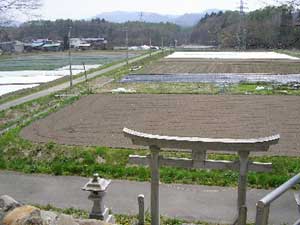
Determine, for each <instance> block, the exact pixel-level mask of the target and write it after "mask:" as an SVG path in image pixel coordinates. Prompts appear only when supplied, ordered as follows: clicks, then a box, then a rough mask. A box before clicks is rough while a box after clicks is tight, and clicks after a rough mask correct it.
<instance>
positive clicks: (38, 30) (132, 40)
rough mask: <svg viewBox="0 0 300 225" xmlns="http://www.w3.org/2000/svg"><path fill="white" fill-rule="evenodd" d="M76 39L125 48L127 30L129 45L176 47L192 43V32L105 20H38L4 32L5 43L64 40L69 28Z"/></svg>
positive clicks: (149, 24)
mask: <svg viewBox="0 0 300 225" xmlns="http://www.w3.org/2000/svg"><path fill="white" fill-rule="evenodd" d="M70 27H71V30H72V37H78V38H91V37H92V38H93V37H103V38H105V39H107V40H108V41H109V43H110V44H112V45H125V38H126V30H127V31H128V38H129V45H144V44H146V45H149V44H150V42H151V44H152V45H158V46H160V45H161V44H164V45H165V46H169V45H170V44H171V45H173V44H174V41H175V40H178V42H181V43H182V42H188V41H189V34H188V31H186V30H183V28H181V27H179V26H178V25H175V24H172V23H158V24H157V23H145V22H127V23H122V24H119V23H111V22H108V21H105V20H104V19H92V20H62V19H59V20H56V21H48V20H37V21H30V22H26V23H23V24H22V25H20V26H19V27H6V28H2V32H1V35H0V39H1V41H9V40H21V41H30V40H32V39H41V38H48V39H51V40H64V38H65V37H66V35H67V34H68V31H69V28H70Z"/></svg>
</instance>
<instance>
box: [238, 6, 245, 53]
mask: <svg viewBox="0 0 300 225" xmlns="http://www.w3.org/2000/svg"><path fill="white" fill-rule="evenodd" d="M245 8H246V7H245V2H244V0H240V6H239V9H240V22H239V27H238V35H237V36H238V45H239V49H240V50H245V49H246V46H247V45H246V35H247V33H246V32H247V31H246V21H245V20H246V18H245V17H246V13H245Z"/></svg>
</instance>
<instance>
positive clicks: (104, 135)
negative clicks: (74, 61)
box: [21, 94, 300, 156]
mask: <svg viewBox="0 0 300 225" xmlns="http://www.w3.org/2000/svg"><path fill="white" fill-rule="evenodd" d="M123 127H128V128H131V129H136V130H138V131H143V132H149V133H154V134H162V135H177V136H199V137H212V138H217V137H219V138H220V137H226V138H256V137H261V136H269V135H273V134H277V133H279V134H281V140H280V143H279V144H278V145H277V146H274V147H272V149H271V151H270V153H269V154H271V155H289V156H299V155H300V141H299V140H300V97H297V96H289V97H286V96H204V95H105V94H97V95H91V96H88V97H84V98H82V99H81V100H79V101H77V102H75V103H74V104H73V105H70V106H67V107H66V108H64V109H62V110H60V111H59V112H57V113H53V114H51V115H50V116H48V117H46V118H44V119H42V120H39V121H37V122H34V123H33V124H31V125H30V126H28V127H26V128H25V129H23V130H22V132H21V134H22V136H23V137H25V138H27V139H30V140H33V141H36V142H49V141H54V142H57V143H61V144H68V145H84V146H90V145H93V146H107V147H123V148H133V147H136V146H133V145H132V144H131V143H130V142H129V141H128V140H127V139H126V138H124V137H123V134H122V129H123Z"/></svg>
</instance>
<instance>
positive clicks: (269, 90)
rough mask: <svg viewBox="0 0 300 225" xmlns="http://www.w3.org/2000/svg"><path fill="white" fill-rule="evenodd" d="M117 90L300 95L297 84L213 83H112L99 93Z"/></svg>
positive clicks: (166, 92)
mask: <svg viewBox="0 0 300 225" xmlns="http://www.w3.org/2000/svg"><path fill="white" fill-rule="evenodd" d="M117 88H125V89H127V90H129V89H130V90H133V91H134V93H139V94H205V95H217V94H228V95H300V88H299V86H297V85H295V84H289V85H287V84H286V85H281V84H270V83H239V84H232V85H225V86H224V85H217V84H211V83H119V82H118V81H116V82H113V83H110V84H108V85H106V86H104V87H103V88H101V89H98V90H96V92H97V93H110V92H111V91H112V90H114V89H117Z"/></svg>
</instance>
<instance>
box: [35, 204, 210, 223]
mask: <svg viewBox="0 0 300 225" xmlns="http://www.w3.org/2000/svg"><path fill="white" fill-rule="evenodd" d="M36 207H38V208H40V209H42V210H45V211H52V212H55V213H59V214H60V213H62V214H66V215H70V216H73V217H74V218H76V219H88V216H89V213H88V212H87V211H84V210H80V209H75V208H67V209H61V208H56V207H53V206H51V205H46V206H41V205H36ZM112 213H113V212H112ZM114 216H115V218H116V224H121V225H132V224H136V222H137V221H138V219H137V216H130V215H115V214H114ZM160 219H161V223H160V224H161V225H181V224H183V223H191V221H186V220H181V219H175V218H167V217H164V216H161V218H160ZM192 223H193V224H197V225H216V224H211V223H206V222H199V221H193V222H192ZM145 224H146V225H150V224H151V217H150V214H149V213H148V212H146V215H145Z"/></svg>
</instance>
